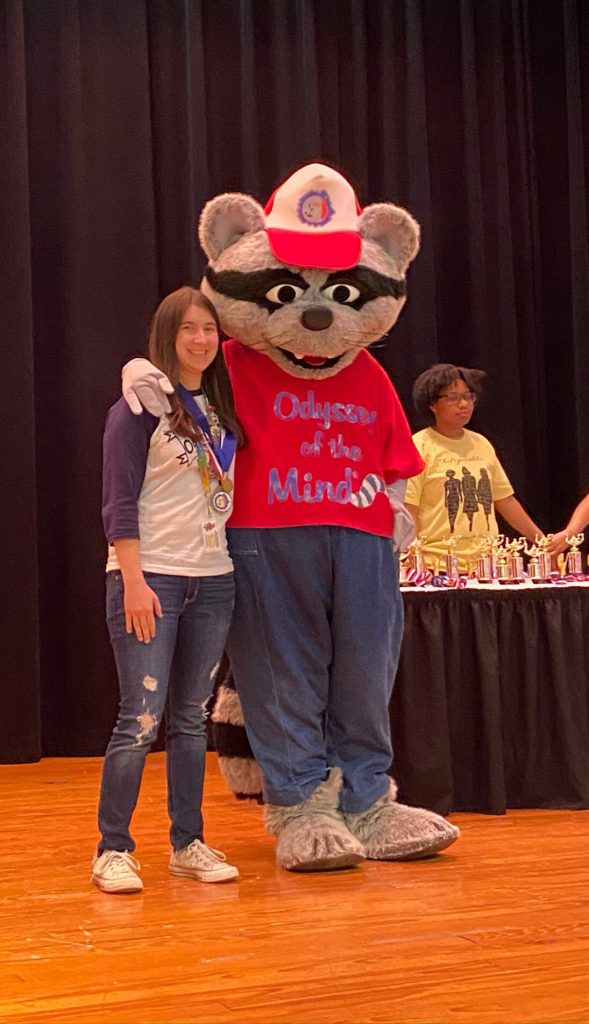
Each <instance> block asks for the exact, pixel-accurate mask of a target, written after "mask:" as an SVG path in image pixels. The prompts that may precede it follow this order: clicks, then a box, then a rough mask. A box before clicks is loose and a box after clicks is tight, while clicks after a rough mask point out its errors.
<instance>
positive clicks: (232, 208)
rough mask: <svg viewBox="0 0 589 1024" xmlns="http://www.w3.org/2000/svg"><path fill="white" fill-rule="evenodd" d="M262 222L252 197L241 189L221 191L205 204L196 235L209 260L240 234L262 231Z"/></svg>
mask: <svg viewBox="0 0 589 1024" xmlns="http://www.w3.org/2000/svg"><path fill="white" fill-rule="evenodd" d="M265 226H266V220H265V217H264V210H263V209H262V207H261V206H260V204H259V203H257V202H256V200H255V199H252V197H251V196H246V195H244V194H243V193H241V192H225V193H224V194H223V195H220V196H215V198H214V199H211V200H210V202H208V203H207V204H206V205H205V207H204V209H203V211H202V214H201V217H200V221H199V225H198V237H199V240H200V244H201V246H202V247H203V249H204V251H205V253H206V254H207V256H208V258H209V260H216V259H217V258H218V257H219V256H220V255H221V253H222V252H223V250H224V249H228V248H229V246H230V245H233V243H234V242H237V241H238V240H239V239H240V238H241V237H242V236H243V235H249V234H253V233H254V232H256V231H262V230H263V229H264V227H265Z"/></svg>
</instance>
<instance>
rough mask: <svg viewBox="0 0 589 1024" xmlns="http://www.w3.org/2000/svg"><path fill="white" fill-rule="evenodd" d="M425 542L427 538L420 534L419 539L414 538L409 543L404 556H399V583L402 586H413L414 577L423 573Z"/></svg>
mask: <svg viewBox="0 0 589 1024" xmlns="http://www.w3.org/2000/svg"><path fill="white" fill-rule="evenodd" d="M426 541H427V536H426V534H425V533H422V534H421V535H420V536H419V537H415V539H414V540H412V541H411V544H410V545H409V547H408V548H407V551H406V552H405V553H404V555H401V575H400V580H399V581H400V583H403V584H404V586H413V585H414V583H415V577H416V576H419V575H420V574H421V573H423V572H425V562H424V560H423V548H424V546H425V543H426Z"/></svg>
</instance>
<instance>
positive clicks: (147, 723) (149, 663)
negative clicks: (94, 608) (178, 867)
mask: <svg viewBox="0 0 589 1024" xmlns="http://www.w3.org/2000/svg"><path fill="white" fill-rule="evenodd" d="M148 582H149V584H150V586H151V587H152V589H153V590H155V591H156V593H157V594H158V597H159V599H160V601H161V604H162V611H163V613H164V614H163V618H162V619H157V620H156V635H155V637H154V638H153V639H152V640H151V641H150V642H149V643H148V644H144V643H140V642H139V640H137V638H136V637H135V634H134V633H127V632H126V631H125V609H124V603H123V600H124V587H123V580H122V576H121V574H120V573H119V572H109V573H107V579H106V610H107V623H108V629H109V633H110V639H111V643H112V647H113V652H114V656H115V662H116V666H117V672H118V677H119V690H120V697H121V702H120V708H119V717H118V720H117V723H116V725H115V728H114V731H113V734H112V736H111V740H110V743H109V745H108V749H107V751H106V755H105V759H104V765H103V769H102V781H101V786H100V801H99V806H98V827H99V829H100V833H101V839H100V843H99V846H98V852H99V853H102V851H103V850H120V851H123V850H129V851H132V850H134V849H135V843H134V841H133V839H132V838H131V835H130V833H129V826H130V822H131V816H132V814H133V811H134V810H135V805H136V803H137V798H138V796H139V789H140V786H141V778H142V776H143V768H144V765H145V758H146V755H147V752H148V750H149V748H150V747H151V744H152V742H153V740H154V739H155V737H156V735H157V730H158V725H159V723H160V720H161V716H162V712H163V710H164V706H165V702H166V695H167V690H168V680H169V673H170V666H171V663H172V657H173V653H174V647H175V644H176V632H177V626H178V614H179V609H180V606H181V598H180V590H181V586H182V583H181V581H180V580H179V578H178V577H174V576H168V577H165V576H157V577H156V576H155V575H154V574H152V575H151V578H150V579H149V580H148Z"/></svg>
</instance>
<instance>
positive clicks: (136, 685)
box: [92, 287, 243, 892]
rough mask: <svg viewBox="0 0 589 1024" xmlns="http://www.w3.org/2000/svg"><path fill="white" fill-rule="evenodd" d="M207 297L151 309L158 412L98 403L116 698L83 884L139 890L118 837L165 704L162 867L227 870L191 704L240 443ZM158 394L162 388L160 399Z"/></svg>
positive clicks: (229, 581)
mask: <svg viewBox="0 0 589 1024" xmlns="http://www.w3.org/2000/svg"><path fill="white" fill-rule="evenodd" d="M219 333H220V330H219V321H218V319H217V314H216V311H215V308H214V306H213V305H212V303H211V302H210V301H209V300H208V299H207V298H206V297H205V296H204V295H202V294H201V293H200V292H198V291H196V290H194V289H192V288H188V287H186V288H180V289H178V290H177V291H175V292H173V293H172V294H171V295H168V296H167V297H166V298H165V299H164V300H163V301H162V302H161V303H160V305H159V306H158V308H157V310H156V312H155V314H154V317H153V320H152V324H151V331H150V339H149V351H150V355H151V358H152V359H153V361H154V363H155V366H154V367H153V368H152V369H153V371H154V373H155V374H157V373H158V372H159V373H160V377H161V376H162V371H163V372H165V373H166V374H167V375H168V377H169V383H168V385H166V387H167V388H169V390H170V392H171V393H170V400H169V403H168V412H167V413H166V412H164V413H163V414H160V415H153V414H151V413H149V412H146V411H145V410H142V409H138V410H137V414H136V415H134V413H133V412H132V411H131V410H130V408H129V407H128V405H127V403H126V402H125V401H124V399H120V401H119V402H117V403H116V405H114V406H113V407H112V409H110V411H109V414H108V417H107V423H106V429H105V434H104V501H103V519H104V528H105V533H106V536H107V540H108V543H109V553H108V561H107V574H106V590H107V621H108V628H109V634H110V639H111V644H112V647H113V652H114V656H115V661H116V666H117V673H118V677H119V689H120V696H121V705H120V712H119V717H118V721H117V724H116V726H115V729H114V731H113V734H112V737H111V740H110V743H109V746H108V750H107V752H106V757H105V760H104V766H103V772H102V783H101V790H100V804H99V811H98V821H99V828H100V833H101V835H100V842H99V845H98V851H97V855H96V857H95V859H94V864H93V872H92V881H93V882H94V884H95V885H96V886H98V888H99V889H102V890H103V891H104V892H140V891H141V889H142V888H143V883H142V880H141V878H140V876H139V867H140V865H139V863H138V861H137V860H135V858H134V857H133V856H132V854H133V851H134V849H135V844H134V841H133V839H132V837H131V833H130V825H131V817H132V814H133V811H134V808H135V805H136V802H137V797H138V794H139V787H140V784H141V778H142V775H143V769H144V764H145V757H146V754H147V752H148V750H149V748H150V747H151V744H152V742H153V740H154V739H155V737H156V735H157V730H158V725H159V723H160V721H161V719H162V715H163V712H164V709H166V748H167V754H168V757H167V765H168V806H169V813H170V819H171V829H170V839H171V843H172V856H171V858H170V865H169V868H170V872H171V874H173V875H181V876H186V877H190V878H195V879H197V880H198V881H201V882H222V881H226V880H230V879H232V878H236V877H237V875H238V871H237V868H235V867H233V866H232V865H230V864H227V863H226V861H225V857H224V855H223V854H220V853H219V851H218V850H214V849H213V848H212V847H208V846H207V845H206V844H205V843H204V836H203V818H202V810H201V805H202V792H203V783H204V762H205V750H206V734H205V721H204V712H203V705H204V703H205V702H206V700H207V697H208V696H209V694H210V692H211V690H212V680H214V677H215V674H216V671H217V668H218V666H219V662H220V660H221V655H222V652H223V647H224V644H225V639H226V635H227V629H228V627H229V622H230V617H231V612H232V609H233V596H234V578H233V564H232V561H231V558H230V556H229V552H228V550H227V541H226V536H225V521H226V519H227V518H228V516H229V514H230V512H231V507H232V502H233V497H232V491H233V465H234V455H235V449H236V446H237V443H238V441H240V440H241V439H242V438H243V432H242V431H241V428H240V426H239V423H238V421H237V418H236V416H235V413H234V411H233V399H232V391H231V385H230V383H229V377H228V374H227V369H226V367H225V363H224V361H223V356H222V353H221V348H220V345H219ZM162 393H163V392H162Z"/></svg>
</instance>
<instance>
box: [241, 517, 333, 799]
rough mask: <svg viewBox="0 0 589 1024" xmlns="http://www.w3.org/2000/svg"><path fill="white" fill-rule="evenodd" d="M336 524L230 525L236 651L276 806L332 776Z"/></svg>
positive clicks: (251, 730) (256, 745) (267, 789)
mask: <svg viewBox="0 0 589 1024" xmlns="http://www.w3.org/2000/svg"><path fill="white" fill-rule="evenodd" d="M329 530H330V528H329V527H326V526H305V527H288V528H285V529H263V530H251V529H243V528H233V529H229V530H228V531H227V534H228V539H229V548H230V551H231V556H232V558H233V564H234V567H235V582H236V593H235V612H234V615H233V620H232V624H231V627H230V630H229V636H228V640H227V650H228V654H229V658H230V661H231V667H232V669H233V673H234V677H235V684H236V688H237V691H238V693H239V696H240V699H241V702H242V706H243V711H244V717H245V722H246V729H247V733H248V737H249V740H250V743H251V746H252V750H253V752H254V755H255V757H256V759H257V761H258V763H259V765H260V767H261V769H262V773H263V776H264V795H265V798H266V800H267V801H268V802H269V803H273V804H280V805H283V806H291V805H293V804H297V803H300V802H301V801H302V800H304V799H305V798H306V797H307V796H309V794H310V793H312V792H313V790H314V789H316V788H317V786H318V785H319V783H320V782H322V780H323V779H324V778H325V777H326V774H327V757H326V750H325V737H324V716H325V710H326V707H327V697H328V689H329V666H330V664H331V659H332V641H331V629H330V614H331V600H332V571H331V556H330V537H329Z"/></svg>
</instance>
